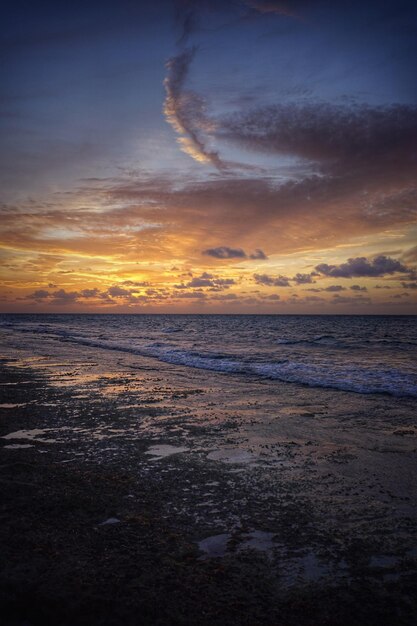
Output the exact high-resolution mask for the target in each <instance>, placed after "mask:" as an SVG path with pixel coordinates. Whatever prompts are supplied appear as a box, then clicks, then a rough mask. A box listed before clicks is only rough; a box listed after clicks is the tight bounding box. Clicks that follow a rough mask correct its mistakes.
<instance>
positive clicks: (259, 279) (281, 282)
mask: <svg viewBox="0 0 417 626" xmlns="http://www.w3.org/2000/svg"><path fill="white" fill-rule="evenodd" d="M253 277H254V279H255V282H256V283H257V284H258V285H266V286H267V287H290V283H289V280H290V279H289V278H288V277H287V276H281V275H280V276H269V275H268V274H254V275H253Z"/></svg>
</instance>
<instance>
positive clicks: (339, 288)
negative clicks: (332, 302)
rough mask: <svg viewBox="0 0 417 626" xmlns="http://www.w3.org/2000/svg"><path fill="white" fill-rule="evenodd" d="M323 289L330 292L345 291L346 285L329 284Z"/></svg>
mask: <svg viewBox="0 0 417 626" xmlns="http://www.w3.org/2000/svg"><path fill="white" fill-rule="evenodd" d="M323 291H330V292H337V291H346V287H342V285H330V286H329V287H324V289H323Z"/></svg>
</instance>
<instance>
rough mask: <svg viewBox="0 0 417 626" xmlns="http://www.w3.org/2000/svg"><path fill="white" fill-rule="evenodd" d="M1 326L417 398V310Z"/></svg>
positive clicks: (21, 339)
mask: <svg viewBox="0 0 417 626" xmlns="http://www.w3.org/2000/svg"><path fill="white" fill-rule="evenodd" d="M0 330H2V331H3V332H5V333H7V334H10V333H11V334H13V336H14V339H15V342H16V345H19V344H20V345H22V347H23V346H24V345H25V344H26V342H27V340H28V335H30V337H31V341H32V342H33V341H35V342H36V341H39V342H40V343H41V342H44V340H45V339H46V337H47V338H48V339H49V340H52V341H55V342H65V343H67V342H70V343H71V344H74V345H77V344H78V345H79V346H90V347H93V348H94V347H95V348H97V350H98V351H101V350H106V351H109V350H114V351H120V352H128V353H130V354H133V355H135V354H137V355H140V356H142V357H143V356H145V357H149V358H150V359H157V360H159V361H163V362H166V363H172V364H174V365H179V366H182V367H186V368H200V369H203V370H212V371H216V372H221V373H223V374H224V375H225V376H228V375H230V374H238V375H242V376H249V377H256V378H263V379H269V380H270V381H283V382H288V383H294V384H303V385H308V386H310V387H327V388H332V389H335V390H338V389H339V390H343V391H351V392H356V393H360V394H371V393H385V394H390V395H393V396H399V397H400V396H403V397H407V396H414V397H417V358H416V355H417V316H360V315H357V316H356V315H355V316H348V315H346V316H345V315H340V316H330V315H329V316H321V315H314V316H313V315H311V316H309V315H84V314H83V315H65V314H63V315H12V314H7V315H1V316H0ZM32 345H33V344H32Z"/></svg>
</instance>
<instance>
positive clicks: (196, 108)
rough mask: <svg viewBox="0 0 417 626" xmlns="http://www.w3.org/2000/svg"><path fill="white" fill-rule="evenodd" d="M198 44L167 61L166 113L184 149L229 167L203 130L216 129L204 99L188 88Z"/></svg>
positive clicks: (219, 167)
mask: <svg viewBox="0 0 417 626" xmlns="http://www.w3.org/2000/svg"><path fill="white" fill-rule="evenodd" d="M195 53H196V48H195V47H193V48H186V49H185V50H184V51H183V52H181V53H180V54H178V55H177V56H174V57H171V58H170V59H169V60H168V62H167V68H168V75H167V77H166V78H165V80H164V86H165V93H166V96H165V103H164V113H165V117H166V119H167V121H168V122H169V124H171V126H172V127H173V128H174V130H175V131H176V132H177V133H178V135H179V138H178V142H179V143H180V145H181V148H182V150H183V151H184V152H185V153H186V154H188V155H190V156H191V157H192V158H193V159H195V160H196V161H199V162H200V163H209V164H211V165H214V167H216V168H217V169H219V170H223V169H225V168H226V164H225V163H224V162H223V161H222V160H221V159H220V157H219V155H218V153H217V152H213V151H210V150H208V149H207V148H206V146H205V142H204V140H203V139H202V136H201V135H202V132H203V131H208V130H213V127H212V125H211V124H210V122H209V121H208V119H207V117H206V115H205V112H204V108H205V104H204V101H203V99H202V98H201V97H200V96H199V95H197V94H196V93H194V92H193V91H186V90H185V89H184V86H185V82H186V79H187V76H188V71H189V67H190V64H191V62H192V60H193V58H194V56H195Z"/></svg>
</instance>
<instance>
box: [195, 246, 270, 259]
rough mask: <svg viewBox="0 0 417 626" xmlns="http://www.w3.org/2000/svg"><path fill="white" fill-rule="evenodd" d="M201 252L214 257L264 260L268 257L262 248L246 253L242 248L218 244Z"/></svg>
mask: <svg viewBox="0 0 417 626" xmlns="http://www.w3.org/2000/svg"><path fill="white" fill-rule="evenodd" d="M202 254H204V255H205V256H211V257H213V258H215V259H252V260H258V261H265V260H266V259H267V258H268V257H267V255H266V254H265V252H264V251H263V250H261V249H260V248H256V250H255V252H253V253H252V254H246V252H245V251H244V250H242V248H229V246H219V247H218V248H209V249H208V250H203V252H202Z"/></svg>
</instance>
